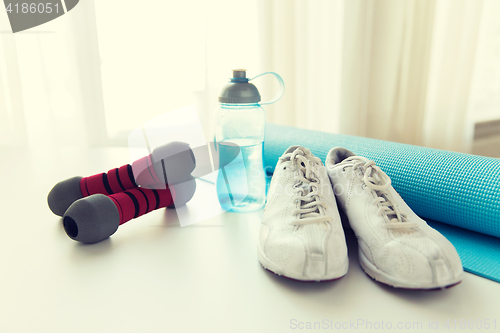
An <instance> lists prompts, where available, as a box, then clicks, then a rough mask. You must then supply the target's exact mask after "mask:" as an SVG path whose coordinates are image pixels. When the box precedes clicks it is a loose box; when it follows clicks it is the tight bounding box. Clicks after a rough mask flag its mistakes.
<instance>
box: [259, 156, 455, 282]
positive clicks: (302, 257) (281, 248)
mask: <svg viewBox="0 0 500 333" xmlns="http://www.w3.org/2000/svg"><path fill="white" fill-rule="evenodd" d="M337 202H338V205H339V206H340V209H341V210H342V211H343V212H344V213H345V215H346V216H347V218H348V220H349V225H350V227H351V228H352V230H353V231H354V233H355V234H356V238H357V239H358V252H359V255H358V257H359V263H360V265H361V267H362V269H363V270H364V271H365V273H366V274H368V275H369V276H370V277H372V278H373V279H375V280H376V281H379V282H381V283H384V284H387V285H390V286H393V287H398V288H408V289H437V288H445V287H449V286H452V285H455V284H457V283H459V282H460V281H461V279H462V275H463V269H462V264H461V261H460V258H459V256H458V254H457V252H456V250H455V248H454V247H453V245H452V244H451V243H450V242H449V241H448V240H447V239H446V238H445V237H444V236H442V235H441V234H440V233H439V232H437V231H436V230H434V229H433V228H431V227H429V226H428V225H427V223H426V222H425V221H424V220H422V219H421V218H419V217H418V216H417V215H416V214H415V213H414V212H413V211H412V210H411V209H410V208H409V207H408V205H407V204H406V203H405V202H404V201H403V199H402V198H401V197H400V196H399V194H398V193H397V192H396V191H395V190H394V188H393V187H392V186H391V180H390V178H389V177H388V176H387V175H386V174H385V173H384V172H383V171H382V170H381V169H380V168H379V167H378V166H377V165H375V162H373V161H370V160H368V159H366V158H364V157H361V156H356V155H355V154H353V153H352V152H350V151H349V150H347V149H344V148H333V149H332V150H330V152H329V154H328V156H327V159H326V166H325V165H323V163H322V162H321V160H320V159H319V158H318V157H315V156H314V155H313V154H312V153H311V151H310V150H309V149H307V148H304V147H301V146H292V147H290V148H288V149H287V150H286V151H285V153H284V154H283V155H282V156H281V157H280V159H279V161H278V163H277V165H276V169H275V171H274V175H273V178H272V180H271V184H270V187H269V192H268V200H267V203H266V207H265V209H264V215H263V220H262V225H261V229H260V235H259V242H258V245H257V250H258V258H259V261H260V263H261V264H262V266H263V267H264V268H266V269H268V270H270V271H271V272H273V273H276V274H278V275H282V276H285V277H288V278H291V279H295V280H300V281H325V280H335V279H338V278H341V277H342V276H344V275H345V274H346V273H347V270H348V267H349V259H348V256H347V246H346V241H345V236H344V230H343V227H342V223H341V219H340V215H339V210H338V208H337Z"/></svg>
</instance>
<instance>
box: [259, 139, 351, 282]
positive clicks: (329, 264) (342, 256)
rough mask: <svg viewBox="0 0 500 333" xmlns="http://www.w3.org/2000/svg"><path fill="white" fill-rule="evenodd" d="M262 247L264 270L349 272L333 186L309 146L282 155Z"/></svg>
mask: <svg viewBox="0 0 500 333" xmlns="http://www.w3.org/2000/svg"><path fill="white" fill-rule="evenodd" d="M257 249H258V256H259V261H260V263H261V264H262V266H263V267H264V268H266V269H268V270H270V271H272V272H273V273H276V274H278V275H283V276H285V277H288V278H291V279H295V280H300V281H324V280H334V279H338V278H340V277H342V276H344V275H345V274H346V273H347V268H348V266H349V260H348V258H347V246H346V242H345V236H344V230H343V229H342V224H341V221H340V216H339V211H338V209H337V203H336V201H335V196H334V194H333V191H332V186H331V184H330V180H329V179H328V175H327V173H326V169H325V167H324V166H323V163H321V160H320V159H319V158H317V157H314V155H313V154H311V152H310V151H309V149H307V148H304V147H300V146H292V147H290V148H288V149H287V150H286V151H285V153H284V154H283V156H281V157H280V159H279V161H278V164H277V165H276V169H275V171H274V175H273V178H272V181H271V185H270V187H269V191H268V199H267V204H266V207H265V209H264V217H263V220H262V226H261V229H260V236H259V243H258V245H257Z"/></svg>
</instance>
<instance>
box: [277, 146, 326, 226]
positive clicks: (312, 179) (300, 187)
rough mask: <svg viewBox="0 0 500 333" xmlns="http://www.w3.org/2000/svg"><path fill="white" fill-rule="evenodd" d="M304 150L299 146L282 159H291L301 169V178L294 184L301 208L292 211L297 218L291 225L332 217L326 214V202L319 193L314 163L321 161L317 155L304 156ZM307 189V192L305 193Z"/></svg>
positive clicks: (324, 220)
mask: <svg viewBox="0 0 500 333" xmlns="http://www.w3.org/2000/svg"><path fill="white" fill-rule="evenodd" d="M304 154H305V153H304V151H303V150H302V149H300V148H297V149H296V150H295V151H294V152H293V153H288V154H285V155H284V156H283V157H282V158H281V160H290V161H291V162H292V164H293V165H294V166H295V168H296V169H298V170H299V178H298V179H297V183H296V184H295V185H294V188H295V193H296V194H299V196H298V197H297V198H296V199H295V203H299V208H296V209H294V210H293V211H292V215H295V216H297V219H296V220H294V221H292V222H290V224H291V225H303V224H312V223H320V222H326V221H329V220H330V219H331V218H330V217H329V216H326V215H325V209H326V204H325V203H324V202H323V201H321V197H320V195H319V185H320V183H319V179H318V178H316V175H315V174H314V170H313V169H312V164H313V163H321V160H320V159H319V158H318V157H315V156H309V157H306V156H304ZM306 190H307V192H308V193H307V194H306V195H304V194H305V192H306Z"/></svg>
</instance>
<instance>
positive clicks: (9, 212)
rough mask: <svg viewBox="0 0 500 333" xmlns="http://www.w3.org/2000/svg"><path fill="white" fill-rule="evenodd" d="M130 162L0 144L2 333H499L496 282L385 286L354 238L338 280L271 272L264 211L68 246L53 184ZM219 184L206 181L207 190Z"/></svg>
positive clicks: (168, 217) (119, 156) (156, 226)
mask: <svg viewBox="0 0 500 333" xmlns="http://www.w3.org/2000/svg"><path fill="white" fill-rule="evenodd" d="M128 156H129V155H128V152H127V149H126V148H91V149H84V148H79V149H71V148H60V149H58V150H57V151H56V150H54V149H50V148H49V147H47V148H46V149H41V148H39V149H31V150H27V149H17V150H15V149H6V148H0V158H1V161H0V162H1V163H0V172H1V175H2V176H1V177H2V184H3V186H2V192H1V200H0V202H1V211H2V218H1V230H0V265H1V266H0V267H1V270H0V332H2V333H3V332H8V333H10V332H16V333H17V332H51V333H55V332H289V331H292V332H295V331H308V332H309V331H313V329H307V327H308V326H307V325H308V323H309V325H312V326H311V327H312V328H314V322H317V323H316V331H335V330H351V331H359V332H362V331H366V328H367V327H368V328H369V327H370V326H369V325H370V324H368V323H367V321H369V322H371V325H372V328H374V329H375V328H377V326H378V327H379V329H378V331H381V330H382V331H391V330H388V329H387V328H388V326H389V323H390V325H391V326H392V328H393V330H395V331H405V332H406V331H418V332H422V331H427V330H430V329H429V323H430V322H431V323H432V325H436V321H438V324H439V328H440V329H444V330H446V331H450V332H453V331H460V332H464V331H470V332H472V331H474V330H473V329H469V328H467V327H465V328H464V329H461V328H460V320H461V319H464V320H467V323H468V324H469V325H471V326H470V327H471V328H472V327H473V326H474V325H479V324H481V323H482V324H483V329H482V330H480V331H495V330H494V329H493V324H494V323H493V320H496V327H497V329H496V330H500V315H499V313H500V311H499V308H500V307H499V305H500V284H498V283H495V282H492V281H489V280H487V279H484V278H480V277H478V276H475V275H472V274H465V277H464V280H463V282H462V283H461V284H459V285H458V286H456V287H453V288H450V289H447V290H440V291H432V292H422V291H406V290H398V289H393V288H390V287H386V286H383V285H381V284H379V283H376V282H374V281H372V280H371V279H370V278H368V277H367V276H366V275H365V274H364V273H363V271H362V270H361V268H360V267H359V264H358V263H357V251H356V240H355V237H354V236H353V234H352V232H350V231H348V232H347V240H348V246H349V256H350V268H349V272H348V274H347V275H346V276H345V277H344V278H342V279H340V280H338V281H334V282H325V283H301V282H296V281H291V280H288V279H285V278H282V277H278V276H276V275H274V274H272V273H270V272H267V271H265V270H264V269H263V268H262V267H261V266H260V264H259V262H258V261H257V254H256V240H257V235H258V232H259V228H260V219H261V216H262V212H255V213H249V214H235V213H223V214H221V215H218V216H215V217H213V218H210V219H208V220H206V221H203V222H200V223H197V224H194V225H190V226H186V227H180V225H179V222H178V220H177V216H176V213H175V211H173V210H164V209H162V210H159V211H155V212H152V213H150V214H148V215H145V216H143V217H140V218H139V219H137V220H133V221H130V222H128V223H127V224H125V225H123V226H121V227H120V228H119V229H118V231H117V232H116V233H115V234H114V235H113V236H112V237H111V238H109V239H107V240H105V241H102V242H100V243H98V244H93V245H84V244H80V243H77V242H75V241H73V240H71V239H70V238H68V236H66V234H65V232H64V230H63V227H62V222H61V219H60V218H59V217H57V216H55V215H53V214H52V213H51V211H50V210H49V208H48V206H47V202H46V196H47V194H48V192H49V190H50V189H51V187H52V186H53V185H54V184H55V183H56V182H58V181H60V180H63V179H66V178H68V177H72V176H76V175H81V176H86V175H90V174H94V173H98V172H103V171H107V170H109V169H111V168H113V167H117V166H120V165H123V164H126V163H128V162H129V157H128ZM211 186H213V185H211V184H208V183H206V182H203V181H199V180H198V191H200V193H210V190H211ZM188 207H189V209H204V207H203V204H198V206H197V207H192V206H188ZM447 320H449V323H448V324H449V326H450V327H451V328H450V329H446V328H445V327H444V325H445V324H446V321H447ZM454 320H456V322H454ZM470 320H473V324H471V323H472V321H470ZM485 320H489V324H490V329H489V330H485V329H484V327H485ZM331 321H333V323H332V322H331ZM419 323H421V325H422V326H419V325H420V324H419ZM336 325H337V329H335V327H336ZM398 325H399V326H400V327H402V328H403V329H400V330H396V328H397V327H398ZM455 325H456V329H454V327H455ZM342 326H343V329H342V328H341V327H342ZM405 326H406V328H410V327H414V328H415V329H411V328H410V329H404V327H405ZM420 327H421V329H419V328H420ZM434 327H435V326H434ZM462 327H464V326H462ZM301 328H303V329H301ZM382 328H385V329H384V330H383V329H382ZM434 331H435V330H434Z"/></svg>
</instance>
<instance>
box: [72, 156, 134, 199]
mask: <svg viewBox="0 0 500 333" xmlns="http://www.w3.org/2000/svg"><path fill="white" fill-rule="evenodd" d="M135 187H137V184H136V183H135V180H134V175H133V174H132V166H131V165H130V164H127V165H123V166H121V167H119V168H115V169H111V170H109V171H108V172H107V173H99V174H97V175H93V176H89V177H84V178H82V179H81V180H80V191H81V192H82V195H83V197H88V196H89V195H92V194H105V195H110V194H114V193H118V192H123V191H126V190H130V189H133V188H135Z"/></svg>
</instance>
